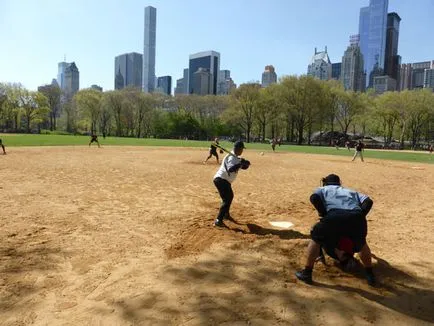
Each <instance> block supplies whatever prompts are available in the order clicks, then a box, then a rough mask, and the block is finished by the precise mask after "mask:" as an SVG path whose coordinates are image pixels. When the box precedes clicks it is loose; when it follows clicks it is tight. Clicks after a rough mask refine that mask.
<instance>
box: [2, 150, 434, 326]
mask: <svg viewBox="0 0 434 326" xmlns="http://www.w3.org/2000/svg"><path fill="white" fill-rule="evenodd" d="M7 144H8V143H6V145H7ZM268 146H269V145H268ZM246 147H247V149H246V150H245V153H243V156H244V155H245V156H246V157H248V158H249V159H251V160H252V166H251V167H250V168H249V169H247V170H242V171H240V173H239V174H240V175H239V176H238V178H237V180H236V182H234V183H233V190H234V193H235V197H234V200H233V202H232V206H231V216H232V217H233V219H234V220H235V221H236V222H234V221H232V220H225V221H224V223H225V225H226V228H215V227H213V226H212V223H213V221H214V219H215V217H216V215H217V213H218V209H219V204H220V198H219V195H218V193H217V190H216V188H215V187H214V185H213V183H212V180H213V176H214V175H215V173H216V170H217V168H218V167H217V166H216V165H215V164H206V165H205V164H203V163H202V161H203V159H204V153H205V151H206V149H205V148H184V149H183V150H179V149H178V148H171V147H166V148H162V147H139V146H122V147H121V146H112V147H111V146H103V147H102V148H101V149H95V148H92V147H90V148H89V146H87V144H85V145H84V146H71V147H14V148H12V149H9V148H10V147H8V155H0V178H1V180H2V182H1V185H0V190H1V195H2V207H1V211H0V275H1V277H0V324H1V325H29V324H33V325H149V324H153V325H210V324H212V325H214V324H215V325H217V324H226V325H233V324H237V325H238V324H239V325H245V324H251V325H275V324H282V325H320V324H323V325H348V324H354V325H364V324H374V325H394V326H395V325H428V324H429V323H430V322H432V321H433V320H434V311H433V309H432V298H433V297H434V291H433V289H432V284H433V283H434V279H433V270H434V251H433V250H432V248H433V246H434V236H433V234H432V230H433V229H434V220H433V218H432V214H433V212H434V201H433V200H432V199H433V198H434V190H433V187H432V185H433V184H434V165H432V164H424V163H418V166H419V167H421V168H423V169H414V168H413V167H414V163H411V162H402V161H385V160H378V159H375V158H369V160H365V162H364V163H363V164H362V163H361V162H357V163H355V162H351V160H350V159H349V158H350V156H332V155H315V154H302V153H291V152H283V151H280V152H279V153H276V154H275V155H265V156H261V155H259V153H260V152H259V151H257V152H256V153H255V151H254V150H253V149H249V144H246ZM268 150H270V149H268ZM225 155H226V154H224V155H223V157H224V156H225ZM348 155H351V154H348ZM223 157H222V158H223ZM330 173H336V174H338V175H339V177H340V178H341V181H342V184H343V186H345V187H351V188H354V189H357V190H358V191H360V192H362V193H366V194H369V196H370V198H372V199H373V201H374V203H375V204H374V206H373V208H372V211H371V212H370V213H369V215H368V217H367V223H368V236H367V241H368V242H369V246H370V248H371V250H372V254H373V267H374V270H375V275H376V277H377V280H378V283H379V284H378V286H377V287H370V286H368V284H367V283H366V281H365V279H364V276H363V275H362V273H360V268H361V267H360V266H359V267H358V269H357V268H356V271H354V272H346V271H343V270H342V269H340V268H339V266H337V265H335V264H334V262H333V260H332V259H331V258H330V257H327V256H326V258H325V262H326V264H327V265H324V264H322V263H321V262H317V263H316V265H315V271H314V281H315V285H314V286H310V285H306V284H304V283H302V282H299V281H297V280H296V278H295V276H294V274H295V272H296V271H297V270H298V269H299V268H300V266H302V264H303V259H304V255H305V249H306V246H307V244H308V242H309V239H310V229H311V226H312V225H314V224H315V223H316V222H317V221H318V214H317V213H316V211H315V209H314V208H313V207H312V205H311V204H310V202H309V196H310V195H311V194H312V192H313V191H314V190H315V189H316V188H317V187H318V186H320V184H319V181H320V179H321V178H322V177H324V176H326V175H328V174H330ZM276 221H278V222H279V223H284V222H287V223H292V224H293V225H292V226H290V227H288V228H284V227H279V224H278V227H274V226H273V225H271V224H270V222H276ZM280 225H290V224H280ZM356 257H357V256H356ZM357 261H359V260H358V259H357ZM356 267H357V266H356Z"/></svg>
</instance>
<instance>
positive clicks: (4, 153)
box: [0, 138, 6, 155]
mask: <svg viewBox="0 0 434 326" xmlns="http://www.w3.org/2000/svg"><path fill="white" fill-rule="evenodd" d="M0 146H1V147H2V150H3V155H6V149H5V145H3V141H2V139H1V138H0Z"/></svg>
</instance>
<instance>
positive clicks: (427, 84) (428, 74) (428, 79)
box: [423, 66, 434, 91]
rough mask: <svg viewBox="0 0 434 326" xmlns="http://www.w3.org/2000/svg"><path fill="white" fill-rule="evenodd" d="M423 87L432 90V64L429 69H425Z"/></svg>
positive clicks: (433, 73) (433, 84)
mask: <svg viewBox="0 0 434 326" xmlns="http://www.w3.org/2000/svg"><path fill="white" fill-rule="evenodd" d="M423 88H431V89H432V90H433V91H434V66H433V67H432V68H431V69H425V74H424V80H423Z"/></svg>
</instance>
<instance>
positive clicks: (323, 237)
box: [295, 174, 375, 286]
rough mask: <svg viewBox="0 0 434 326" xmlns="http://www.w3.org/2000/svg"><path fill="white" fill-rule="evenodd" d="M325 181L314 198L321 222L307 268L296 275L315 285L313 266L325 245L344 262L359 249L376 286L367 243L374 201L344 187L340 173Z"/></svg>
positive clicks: (368, 276) (316, 227)
mask: <svg viewBox="0 0 434 326" xmlns="http://www.w3.org/2000/svg"><path fill="white" fill-rule="evenodd" d="M322 183H323V186H322V187H320V188H318V189H316V190H315V192H314V193H313V194H312V195H311V197H310V202H311V203H312V205H313V206H314V207H315V209H316V210H317V211H318V215H319V216H320V221H319V222H318V223H316V224H315V225H314V226H313V228H312V230H311V232H310V234H311V238H312V240H311V241H310V243H309V246H308V248H307V258H306V264H305V268H304V269H303V270H301V271H299V272H297V273H295V275H296V277H297V278H298V279H299V280H301V281H303V282H305V283H308V284H312V270H313V266H314V263H315V260H316V259H317V258H318V257H319V256H320V254H321V252H322V250H321V247H324V248H325V250H326V252H327V253H328V254H329V255H330V256H331V257H333V258H335V259H338V260H339V261H341V262H342V263H343V264H346V263H348V262H349V260H350V259H352V258H353V254H354V253H355V252H359V256H360V259H361V260H362V262H363V265H364V266H365V271H366V279H367V281H368V284H369V285H371V286H373V285H375V275H374V273H373V271H372V259H371V250H370V248H369V246H368V244H367V243H366V236H367V233H368V228H367V222H366V215H367V214H368V213H369V211H370V210H371V208H372V205H373V201H372V200H371V199H370V198H369V197H368V196H367V195H364V194H361V193H359V192H356V191H354V190H350V189H347V188H344V187H342V185H341V180H340V178H339V176H337V175H335V174H330V175H328V176H327V177H325V178H323V179H322Z"/></svg>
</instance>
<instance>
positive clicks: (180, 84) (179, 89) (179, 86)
mask: <svg viewBox="0 0 434 326" xmlns="http://www.w3.org/2000/svg"><path fill="white" fill-rule="evenodd" d="M184 89H185V87H184V78H180V79H177V80H176V87H175V91H174V93H175V96H177V95H182V94H185V93H184Z"/></svg>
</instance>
